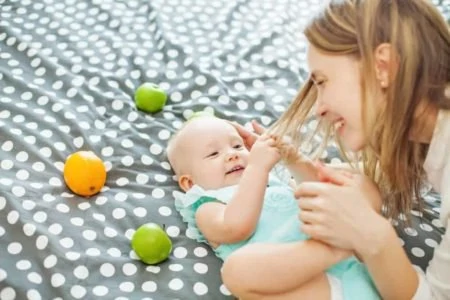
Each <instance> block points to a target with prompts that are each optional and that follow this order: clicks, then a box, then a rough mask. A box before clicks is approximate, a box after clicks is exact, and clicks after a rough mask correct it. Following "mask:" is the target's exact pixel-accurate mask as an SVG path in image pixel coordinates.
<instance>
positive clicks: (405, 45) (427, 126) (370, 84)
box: [224, 0, 450, 300]
mask: <svg viewBox="0 0 450 300" xmlns="http://www.w3.org/2000/svg"><path fill="white" fill-rule="evenodd" d="M304 34H305V36H306V38H307V39H308V42H309V49H308V65H309V68H310V74H311V75H310V78H309V79H308V80H307V81H306V82H305V84H304V86H303V87H302V89H301V90H300V92H299V94H298V96H297V97H296V99H295V100H294V101H293V103H292V104H291V105H290V107H289V109H288V110H287V111H286V113H285V114H284V115H283V116H282V117H281V118H280V120H279V121H278V122H277V123H276V124H275V125H274V126H273V128H272V129H271V130H272V131H273V133H275V134H278V135H290V136H291V137H292V138H293V140H294V143H295V144H296V145H298V144H299V142H298V141H299V140H300V136H299V132H300V131H299V130H298V129H299V128H300V127H302V126H303V125H304V124H305V121H306V120H307V118H308V117H309V116H310V115H311V112H315V114H316V116H317V117H318V118H319V119H320V125H321V126H320V127H321V128H324V129H325V132H326V133H331V134H325V141H327V140H328V139H329V138H335V140H336V141H337V142H338V143H339V144H340V145H342V146H343V149H344V150H346V151H348V150H350V151H353V152H355V153H357V157H358V159H357V161H358V164H359V165H362V172H363V173H364V174H365V176H366V177H362V176H354V177H353V178H350V177H348V176H342V175H341V173H339V172H336V171H335V170H333V169H330V168H327V167H324V166H320V165H319V166H316V168H318V170H319V171H320V173H321V174H322V177H323V176H326V177H327V179H328V180H327V181H328V182H313V181H308V182H303V183H301V184H300V185H299V186H298V189H297V192H296V196H297V197H298V203H299V207H300V208H301V210H302V212H301V213H300V216H299V217H300V219H301V221H302V222H303V223H305V225H304V226H303V230H304V232H305V233H307V234H308V235H310V236H311V237H312V238H313V239H316V240H319V241H322V242H324V243H326V244H329V245H331V246H334V247H337V248H343V249H350V250H352V251H354V252H355V253H356V255H357V256H358V257H359V258H360V259H361V260H362V261H363V262H364V263H365V264H366V265H367V267H368V270H369V272H370V275H371V276H372V279H373V280H374V282H375V285H376V287H377V288H378V290H379V292H380V294H381V296H382V297H383V299H393V300H398V299H420V300H422V299H450V220H449V218H450V155H449V154H450V110H449V109H450V33H449V28H448V25H447V23H446V22H445V20H444V18H443V17H442V16H441V15H440V13H439V12H438V11H437V9H436V8H435V7H434V6H433V5H432V3H431V1H427V0H407V1H402V0H346V1H343V0H342V1H337V0H336V1H330V3H329V4H328V5H327V6H326V7H324V9H323V10H322V11H321V12H320V13H319V14H317V15H316V16H315V17H314V18H313V20H312V21H311V22H310V23H309V24H308V26H307V27H306V29H305V30H304ZM241 135H242V136H243V137H244V138H246V140H247V142H248V144H249V145H251V143H252V140H253V139H254V136H253V135H251V134H250V133H249V132H246V131H245V130H242V128H241ZM310 168H311V163H308V162H305V170H308V169H310ZM355 172H356V170H355ZM323 174H325V175H323ZM306 177H307V178H310V177H308V176H306ZM361 180H363V181H367V180H373V181H375V182H376V183H377V184H378V186H379V188H380V190H381V191H382V193H383V197H382V201H383V203H384V208H385V209H384V217H386V218H383V217H381V216H380V215H379V214H377V213H376V212H375V211H374V210H373V209H372V208H371V206H370V205H368V203H369V202H370V201H371V200H373V199H370V198H371V197H373V195H372V194H371V196H369V193H368V191H367V190H366V185H364V184H360V183H361ZM424 180H428V181H429V182H430V183H431V184H432V185H433V187H434V188H435V189H436V190H437V191H438V192H440V193H441V198H442V207H441V210H440V213H441V216H440V219H441V222H442V224H443V226H444V227H446V228H447V230H446V233H445V234H444V235H443V236H442V241H441V243H440V244H439V245H438V246H437V247H436V248H435V252H434V257H433V259H432V260H431V262H430V265H429V267H428V269H427V271H426V274H424V273H422V271H420V270H416V269H415V268H413V266H412V264H411V263H410V261H409V260H408V258H407V256H406V254H405V252H404V250H403V248H402V247H401V245H400V243H399V242H398V238H397V236H396V233H395V230H394V228H393V227H392V226H391V224H390V222H389V221H388V218H396V217H398V216H399V214H400V213H405V214H408V213H409V211H410V210H411V208H412V206H413V199H414V198H415V197H416V196H419V195H420V190H421V187H422V186H423V184H424ZM417 198H419V201H422V200H421V199H420V197H417ZM249 247H250V248H249V251H250V250H252V249H251V247H252V246H249ZM277 255H278V256H279V257H280V258H282V257H283V253H282V252H281V253H280V251H278V253H277ZM252 258H253V259H251V260H248V259H247V260H245V261H244V260H240V257H239V256H238V255H236V256H235V257H230V258H229V259H228V262H227V263H228V265H227V264H226V265H225V266H224V281H225V282H226V284H227V286H229V287H230V289H231V290H232V289H233V280H232V278H233V275H236V274H245V278H247V279H249V280H251V278H252V276H257V275H258V274H261V272H272V273H274V272H275V273H274V274H273V275H272V276H273V277H276V276H278V274H277V273H276V272H277V271H276V270H277V269H276V268H274V266H273V265H270V264H264V265H260V264H259V265H258V264H257V262H258V260H259V258H258V254H257V251H253V256H252ZM292 264H295V260H292ZM327 267H328V266H327V265H317V272H318V273H320V272H323V271H324V269H326V268H327ZM274 270H275V271H274ZM225 271H226V272H225ZM281 273H282V270H281V271H280V274H281ZM241 280H242V279H241Z"/></svg>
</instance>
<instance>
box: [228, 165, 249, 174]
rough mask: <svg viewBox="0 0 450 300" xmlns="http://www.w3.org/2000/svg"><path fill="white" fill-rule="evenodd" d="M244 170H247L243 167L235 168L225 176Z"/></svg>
mask: <svg viewBox="0 0 450 300" xmlns="http://www.w3.org/2000/svg"><path fill="white" fill-rule="evenodd" d="M244 169H245V168H244V167H243V166H235V167H233V168H232V169H231V170H230V171H228V172H226V173H225V174H226V175H228V174H231V173H234V172H238V171H241V170H244Z"/></svg>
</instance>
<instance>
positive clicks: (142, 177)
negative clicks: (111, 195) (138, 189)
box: [136, 174, 148, 184]
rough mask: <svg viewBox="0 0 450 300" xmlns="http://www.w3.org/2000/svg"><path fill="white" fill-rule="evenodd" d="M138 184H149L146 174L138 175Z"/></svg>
mask: <svg viewBox="0 0 450 300" xmlns="http://www.w3.org/2000/svg"><path fill="white" fill-rule="evenodd" d="M136 182H137V183H139V184H146V183H147V182H148V176H147V175H146V174H138V175H137V176H136Z"/></svg>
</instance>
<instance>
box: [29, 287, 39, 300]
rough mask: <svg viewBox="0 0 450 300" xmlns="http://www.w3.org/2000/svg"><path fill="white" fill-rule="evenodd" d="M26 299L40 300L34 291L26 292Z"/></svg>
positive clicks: (37, 293)
mask: <svg viewBox="0 0 450 300" xmlns="http://www.w3.org/2000/svg"><path fill="white" fill-rule="evenodd" d="M27 298H28V299H29V300H41V299H42V297H41V294H39V292H38V291H36V290H35V289H31V290H28V292H27Z"/></svg>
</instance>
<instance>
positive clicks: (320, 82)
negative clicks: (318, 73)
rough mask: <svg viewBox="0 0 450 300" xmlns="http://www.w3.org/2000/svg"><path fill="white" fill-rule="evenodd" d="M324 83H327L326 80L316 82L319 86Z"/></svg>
mask: <svg viewBox="0 0 450 300" xmlns="http://www.w3.org/2000/svg"><path fill="white" fill-rule="evenodd" d="M324 83H325V80H318V81H316V82H315V84H316V85H317V86H321V85H323V84H324Z"/></svg>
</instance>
